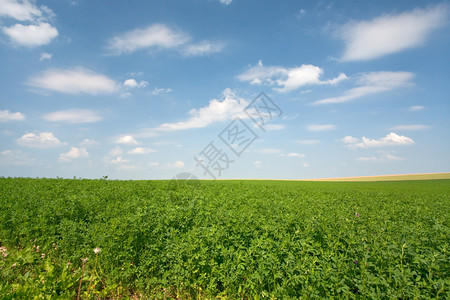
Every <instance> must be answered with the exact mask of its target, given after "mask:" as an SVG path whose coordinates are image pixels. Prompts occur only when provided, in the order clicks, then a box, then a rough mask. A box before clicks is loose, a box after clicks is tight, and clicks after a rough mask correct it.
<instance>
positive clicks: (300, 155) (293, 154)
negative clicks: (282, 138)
mask: <svg viewBox="0 0 450 300" xmlns="http://www.w3.org/2000/svg"><path fill="white" fill-rule="evenodd" d="M286 156H287V157H305V154H301V153H296V152H291V153H288V154H286Z"/></svg>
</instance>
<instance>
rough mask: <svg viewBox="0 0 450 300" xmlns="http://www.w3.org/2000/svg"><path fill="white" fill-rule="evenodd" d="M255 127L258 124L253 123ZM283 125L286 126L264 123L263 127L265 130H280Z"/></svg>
mask: <svg viewBox="0 0 450 300" xmlns="http://www.w3.org/2000/svg"><path fill="white" fill-rule="evenodd" d="M256 127H258V125H256V124H255V128H256ZM285 127H286V126H285V125H283V124H266V125H264V128H265V129H266V130H269V131H274V130H282V129H284V128H285Z"/></svg>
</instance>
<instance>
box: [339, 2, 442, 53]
mask: <svg viewBox="0 0 450 300" xmlns="http://www.w3.org/2000/svg"><path fill="white" fill-rule="evenodd" d="M447 11H448V9H447V6H446V5H438V6H434V7H430V8H427V9H415V10H413V11H409V12H404V13H401V14H398V15H393V14H391V15H383V16H380V17H378V18H375V19H373V20H370V21H361V22H350V23H348V24H346V25H344V26H342V27H341V28H340V30H338V35H339V36H340V37H341V38H342V39H343V40H344V41H345V43H346V49H345V52H344V54H343V56H342V60H343V61H362V60H371V59H375V58H378V57H381V56H384V55H387V54H391V53H396V52H400V51H403V50H406V49H409V48H413V47H417V46H420V45H423V44H424V43H425V41H426V39H427V37H428V35H429V34H430V33H431V32H432V31H433V30H434V29H436V28H438V27H440V26H442V25H444V24H445V22H446V18H447Z"/></svg>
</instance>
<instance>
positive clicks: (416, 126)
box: [390, 124, 431, 131]
mask: <svg viewBox="0 0 450 300" xmlns="http://www.w3.org/2000/svg"><path fill="white" fill-rule="evenodd" d="M430 128H431V126H428V125H422V124H413V125H397V126H394V127H392V128H391V129H390V130H400V131H402V130H403V131H414V130H426V129H430Z"/></svg>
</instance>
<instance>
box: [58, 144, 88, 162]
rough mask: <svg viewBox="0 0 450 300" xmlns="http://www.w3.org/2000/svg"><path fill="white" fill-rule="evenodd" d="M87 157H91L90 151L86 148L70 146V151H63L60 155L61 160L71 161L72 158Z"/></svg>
mask: <svg viewBox="0 0 450 300" xmlns="http://www.w3.org/2000/svg"><path fill="white" fill-rule="evenodd" d="M87 157H89V153H88V152H87V150H86V148H77V147H72V148H70V150H69V152H67V153H61V154H60V155H59V161H63V162H69V161H71V160H72V159H76V158H87Z"/></svg>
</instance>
